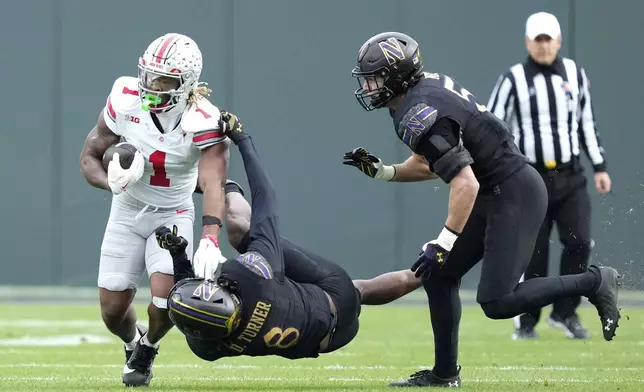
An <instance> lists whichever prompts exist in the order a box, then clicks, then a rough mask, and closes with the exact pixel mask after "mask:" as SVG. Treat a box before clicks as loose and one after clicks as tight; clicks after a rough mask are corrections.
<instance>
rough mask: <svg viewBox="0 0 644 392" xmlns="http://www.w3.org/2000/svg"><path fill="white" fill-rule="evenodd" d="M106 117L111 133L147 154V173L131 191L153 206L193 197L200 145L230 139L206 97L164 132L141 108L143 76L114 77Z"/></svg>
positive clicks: (179, 202) (191, 106) (104, 113)
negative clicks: (221, 129) (169, 129)
mask: <svg viewBox="0 0 644 392" xmlns="http://www.w3.org/2000/svg"><path fill="white" fill-rule="evenodd" d="M103 117H104V119H105V123H106V124H107V126H108V127H109V128H110V130H112V132H114V133H115V134H116V135H118V136H121V138H122V139H124V140H125V141H127V142H129V143H132V144H133V145H134V146H135V147H136V148H137V149H138V150H139V151H140V152H141V154H143V157H144V158H145V160H146V162H145V170H144V172H143V176H142V177H141V179H140V180H139V181H138V182H137V183H136V184H134V185H131V186H129V187H128V188H127V191H126V192H127V193H128V194H129V195H130V196H132V197H134V198H135V199H137V200H139V201H141V202H143V203H145V204H147V205H149V206H151V207H159V208H173V207H176V206H180V205H182V204H183V203H185V202H186V201H187V200H188V199H190V198H191V197H192V194H193V192H194V190H195V187H196V185H197V173H198V164H199V158H200V157H201V151H200V150H202V149H204V148H207V147H210V146H212V145H215V144H218V143H221V142H223V141H224V140H225V139H226V136H225V135H224V134H223V133H222V132H221V131H220V129H219V124H218V120H219V117H220V114H219V109H218V108H217V107H216V106H214V105H213V104H211V103H210V102H209V101H208V100H207V99H205V98H204V99H201V100H199V105H198V106H196V105H189V106H188V107H187V108H186V110H185V111H184V112H183V114H182V116H181V120H180V121H181V122H180V124H179V125H178V126H177V127H176V128H175V129H174V130H172V131H170V132H166V133H161V131H159V129H158V128H157V127H156V125H155V124H154V122H153V121H152V117H151V116H150V113H149V112H147V111H145V110H143V108H142V104H141V99H140V98H139V89H138V80H137V79H136V78H133V77H128V76H123V77H121V78H119V79H117V80H116V81H115V82H114V86H113V87H112V92H111V94H110V96H109V97H108V98H107V104H106V105H105V109H104V110H103ZM177 121H179V119H177Z"/></svg>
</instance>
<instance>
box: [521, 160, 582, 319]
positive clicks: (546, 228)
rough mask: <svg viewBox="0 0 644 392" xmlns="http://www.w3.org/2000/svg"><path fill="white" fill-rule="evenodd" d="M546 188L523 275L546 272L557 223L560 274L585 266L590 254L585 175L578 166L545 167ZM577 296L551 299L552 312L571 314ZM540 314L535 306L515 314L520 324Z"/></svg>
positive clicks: (535, 275) (544, 273)
mask: <svg viewBox="0 0 644 392" xmlns="http://www.w3.org/2000/svg"><path fill="white" fill-rule="evenodd" d="M541 176H542V178H543V180H544V183H545V184H546V188H547V190H548V210H547V212H546V218H545V220H544V222H543V225H542V226H541V230H540V231H539V235H538V237H537V243H536V245H535V249H534V253H533V255H532V260H531V261H530V265H529V266H528V268H527V269H526V271H525V275H524V279H525V280H528V279H532V278H537V277H542V276H548V254H549V250H550V236H551V233H552V229H553V226H554V224H555V223H556V224H557V232H558V234H559V240H560V241H561V244H562V245H563V250H562V252H561V263H560V274H561V275H569V274H578V273H580V272H583V271H585V270H586V268H587V267H588V259H589V258H590V242H591V238H590V197H589V195H588V191H587V188H586V182H587V181H586V177H585V176H584V173H583V172H582V171H581V169H574V168H570V169H565V170H562V171H549V172H545V173H542V174H541ZM580 302H581V297H579V296H574V297H569V298H564V299H560V300H557V301H555V302H554V303H553V310H552V313H553V314H555V315H557V316H558V317H560V318H563V319H565V318H567V317H570V316H572V315H573V314H575V311H576V309H577V307H578V306H579V304H580ZM540 316H541V308H535V309H533V310H532V311H530V312H529V313H526V314H523V315H521V316H520V317H519V320H520V325H521V326H522V327H534V326H535V325H536V324H537V323H538V322H539V318H540Z"/></svg>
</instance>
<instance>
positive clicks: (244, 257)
mask: <svg viewBox="0 0 644 392" xmlns="http://www.w3.org/2000/svg"><path fill="white" fill-rule="evenodd" d="M235 260H237V261H238V262H239V263H240V264H241V265H243V266H244V267H246V268H248V269H249V270H251V271H252V272H253V273H254V274H256V275H259V276H261V277H262V278H264V279H273V269H272V268H271V265H270V264H269V263H268V261H267V260H266V259H265V258H264V256H262V255H261V254H259V253H257V252H253V251H251V252H246V253H243V254H241V255H239V256H237V257H236V258H235Z"/></svg>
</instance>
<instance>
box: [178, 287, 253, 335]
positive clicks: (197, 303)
mask: <svg viewBox="0 0 644 392" xmlns="http://www.w3.org/2000/svg"><path fill="white" fill-rule="evenodd" d="M241 310H242V304H241V301H240V300H239V298H238V297H237V295H235V294H234V293H232V292H231V291H230V290H229V288H228V287H221V285H219V284H217V283H215V282H213V281H212V280H204V279H200V278H190V279H183V280H181V281H179V282H178V283H177V284H176V285H174V287H173V288H172V290H171V291H170V295H169V296H168V315H169V316H170V320H172V322H173V323H174V325H175V326H176V327H177V329H178V330H179V331H181V333H183V334H184V335H186V336H189V337H192V338H196V339H201V340H222V339H224V338H226V337H228V336H230V335H231V334H232V333H233V332H234V331H235V329H237V327H238V326H239V323H240V321H241V317H242V315H241Z"/></svg>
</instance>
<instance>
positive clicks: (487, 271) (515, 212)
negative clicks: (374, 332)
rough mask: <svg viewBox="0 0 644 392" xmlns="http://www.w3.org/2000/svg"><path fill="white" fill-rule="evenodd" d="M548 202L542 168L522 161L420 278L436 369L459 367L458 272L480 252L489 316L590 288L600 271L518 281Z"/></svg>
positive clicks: (441, 372)
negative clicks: (443, 257) (446, 252)
mask: <svg viewBox="0 0 644 392" xmlns="http://www.w3.org/2000/svg"><path fill="white" fill-rule="evenodd" d="M547 206H548V195H547V191H546V186H545V184H544V182H543V179H542V178H541V176H540V175H539V173H538V172H537V171H536V170H535V169H534V168H533V167H532V166H530V165H527V164H526V165H524V166H523V167H522V168H521V169H519V170H518V171H517V172H515V173H514V174H512V175H511V176H510V177H508V178H506V179H505V180H503V181H502V182H501V183H500V184H498V185H497V186H495V187H493V189H491V190H489V191H485V192H481V193H479V195H478V197H477V199H476V202H475V204H474V208H473V210H472V213H471V215H470V218H469V219H468V221H467V223H466V225H465V228H464V229H463V232H462V233H461V235H460V236H459V237H458V239H457V240H456V242H455V243H454V247H453V248H452V251H451V252H450V254H449V256H448V258H447V260H446V261H445V263H444V264H443V266H442V268H440V269H439V270H437V271H434V272H433V273H432V274H431V275H430V276H429V277H428V278H426V279H425V280H424V281H423V287H424V288H425V292H426V293H427V299H428V302H429V308H430V315H431V323H432V328H433V330H434V349H435V365H434V369H433V370H434V373H435V374H436V375H437V376H439V377H449V376H453V375H455V374H456V372H457V358H458V329H459V324H460V319H461V302H460V297H459V292H458V289H459V285H460V281H461V277H463V275H465V274H466V273H467V272H468V271H469V270H470V269H471V268H472V267H473V266H474V265H476V264H477V263H478V262H479V261H481V260H482V262H483V265H482V269H481V279H480V282H479V286H478V293H477V298H476V300H477V302H478V303H479V304H480V305H481V308H482V309H483V312H484V313H485V314H486V316H488V317H489V318H492V319H508V318H512V317H514V316H517V315H519V314H522V313H526V312H528V311H530V310H531V309H534V308H536V307H543V306H546V305H549V304H551V303H552V302H554V301H556V300H559V299H561V298H565V297H570V296H573V295H585V296H589V295H592V294H593V293H594V290H596V285H597V284H598V282H599V279H600V278H599V276H597V275H596V274H595V273H593V272H592V271H586V272H584V273H582V274H576V275H566V276H553V277H544V278H534V279H530V280H527V281H524V282H522V283H519V280H520V278H521V275H523V273H524V271H525V270H526V268H527V267H528V264H529V263H530V259H531V257H532V253H533V250H534V246H535V242H536V239H537V235H538V234H539V230H540V228H541V225H542V223H543V221H544V218H545V215H546V210H547Z"/></svg>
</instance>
